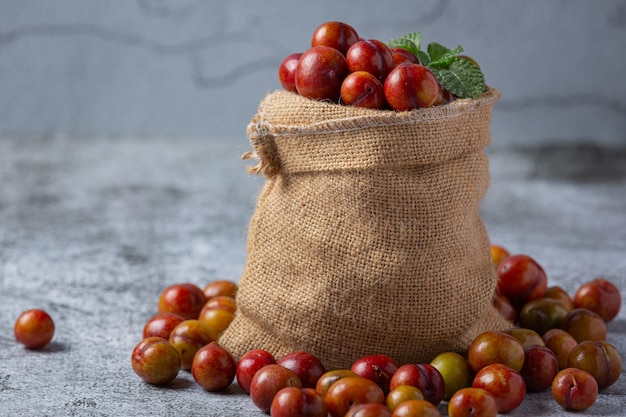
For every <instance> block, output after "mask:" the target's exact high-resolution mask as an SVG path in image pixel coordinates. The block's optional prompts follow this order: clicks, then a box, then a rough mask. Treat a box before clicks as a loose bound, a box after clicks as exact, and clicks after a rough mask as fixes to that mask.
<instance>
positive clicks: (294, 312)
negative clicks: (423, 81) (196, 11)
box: [220, 89, 511, 369]
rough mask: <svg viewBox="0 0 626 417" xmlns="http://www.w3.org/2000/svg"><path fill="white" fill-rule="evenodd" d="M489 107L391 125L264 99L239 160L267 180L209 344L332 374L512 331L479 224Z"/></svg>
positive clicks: (392, 118) (414, 115) (452, 109)
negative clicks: (230, 310) (497, 297)
mask: <svg viewBox="0 0 626 417" xmlns="http://www.w3.org/2000/svg"><path fill="white" fill-rule="evenodd" d="M498 97H499V92H498V91H497V90H496V89H488V90H486V91H485V93H483V94H482V95H481V96H479V97H478V98H477V99H474V100H469V99H459V100H455V101H454V102H452V103H450V104H448V105H445V106H437V107H431V108H426V109H418V110H413V111H407V112H394V111H384V110H370V109H363V108H356V107H350V106H342V105H337V104H331V103H327V102H322V101H315V100H311V99H308V98H304V97H302V96H299V95H297V94H295V93H291V92H287V91H276V92H274V93H271V94H269V95H267V96H266V97H265V98H264V100H263V101H262V102H261V105H260V107H259V112H258V114H257V115H256V116H255V117H254V118H253V120H252V121H251V123H250V125H249V126H248V136H249V138H250V143H251V145H252V147H253V152H250V153H249V154H248V155H247V157H254V158H256V159H257V160H258V164H257V165H256V166H255V167H251V170H252V171H253V172H255V173H260V174H264V175H265V176H266V181H265V184H264V186H263V189H262V190H261V193H260V195H259V197H258V201H257V205H256V208H255V211H254V214H253V216H252V218H251V221H250V225H249V229H248V244H247V250H248V253H247V260H246V265H245V268H244V272H243V275H242V277H241V279H240V282H239V290H238V293H237V305H238V310H237V313H236V317H235V319H234V321H233V322H232V324H231V325H230V327H229V328H228V329H227V330H226V331H225V333H224V334H223V336H222V337H221V339H220V343H221V344H222V345H223V346H224V347H226V348H227V349H228V350H229V351H231V353H232V354H233V355H234V356H235V357H240V356H241V355H243V354H244V353H245V352H247V351H249V350H252V349H265V350H268V351H270V352H271V353H273V354H274V355H275V356H276V357H280V356H282V355H284V354H286V353H288V352H290V351H295V350H306V351H309V352H310V353H313V354H315V355H317V356H318V357H319V358H320V359H322V361H323V363H324V365H325V366H326V367H327V368H328V369H331V368H346V367H348V368H349V366H350V365H351V364H352V363H353V362H354V361H355V360H356V359H358V358H360V357H363V356H365V355H369V354H379V353H383V354H386V355H389V356H391V357H392V358H394V359H395V360H396V361H397V362H398V363H409V362H413V363H420V362H429V361H430V360H431V359H432V358H433V357H434V356H435V355H437V354H438V353H440V352H442V351H447V350H456V351H459V352H462V351H465V350H467V348H468V347H469V345H470V343H471V341H472V340H473V339H474V338H475V337H476V336H477V335H478V334H479V333H482V332H483V331H485V330H503V329H505V328H508V327H510V326H511V324H510V323H508V322H507V321H506V320H504V318H502V317H501V316H500V315H499V313H497V311H496V310H495V309H494V308H493V307H492V296H493V293H494V290H495V287H496V279H497V278H496V275H495V270H494V267H493V265H492V263H491V255H490V249H489V247H490V244H489V238H488V236H487V233H486V231H485V228H484V225H483V222H482V219H481V217H480V214H479V206H480V203H481V201H482V199H483V197H484V195H485V193H486V191H487V187H488V183H489V167H488V160H487V157H486V155H485V152H484V149H485V147H486V146H487V145H488V144H489V141H490V121H491V111H492V107H493V104H494V103H495V101H497V99H498Z"/></svg>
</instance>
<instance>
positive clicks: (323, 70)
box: [278, 21, 455, 111]
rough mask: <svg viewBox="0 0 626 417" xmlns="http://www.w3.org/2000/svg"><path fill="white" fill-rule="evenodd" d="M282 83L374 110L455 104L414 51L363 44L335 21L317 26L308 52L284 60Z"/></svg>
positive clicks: (317, 96)
mask: <svg viewBox="0 0 626 417" xmlns="http://www.w3.org/2000/svg"><path fill="white" fill-rule="evenodd" d="M278 79H279V81H280V83H281V85H282V87H283V88H284V89H285V90H288V91H292V92H295V93H298V94H300V95H302V96H304V97H308V98H311V99H314V100H327V101H330V102H333V103H341V104H345V105H350V106H356V107H365V108H370V109H393V110H397V111H403V110H412V109H416V108H421V107H430V106H433V105H443V104H446V103H449V102H450V101H452V100H454V99H455V97H454V95H452V94H451V93H450V92H449V91H447V90H446V89H445V88H443V87H442V86H441V85H440V83H439V81H438V80H437V78H436V77H435V75H434V74H433V72H432V71H431V70H430V69H429V68H427V67H426V66H425V65H422V64H421V63H420V60H419V58H418V56H417V55H416V54H414V53H413V52H411V51H409V50H407V49H405V48H402V47H399V46H388V45H387V44H385V43H384V42H382V41H380V40H378V39H363V38H361V37H360V36H359V34H358V33H357V31H356V30H355V29H354V27H352V26H350V25H349V24H347V23H344V22H336V21H331V22H325V23H323V24H321V25H320V26H318V27H317V28H316V29H315V31H314V32H313V36H312V38H311V45H310V47H309V48H308V49H306V50H305V51H304V52H294V53H291V54H289V55H288V56H286V57H285V58H284V59H283V61H282V62H281V64H280V66H279V69H278Z"/></svg>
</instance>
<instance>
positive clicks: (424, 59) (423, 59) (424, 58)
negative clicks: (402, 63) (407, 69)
mask: <svg viewBox="0 0 626 417" xmlns="http://www.w3.org/2000/svg"><path fill="white" fill-rule="evenodd" d="M417 59H419V61H420V64H422V65H424V66H426V65H428V64H430V57H429V56H428V54H427V53H426V52H424V51H417Z"/></svg>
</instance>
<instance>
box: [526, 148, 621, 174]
mask: <svg viewBox="0 0 626 417" xmlns="http://www.w3.org/2000/svg"><path fill="white" fill-rule="evenodd" d="M517 151H519V152H520V153H521V154H523V155H526V156H528V157H529V159H530V160H531V161H532V163H533V170H532V172H531V174H530V175H531V177H534V178H543V179H548V180H554V181H568V182H578V183H596V182H602V183H607V182H609V183H610V182H622V181H626V147H605V146H599V145H597V144H591V143H588V144H552V145H544V146H536V147H528V148H520V149H517Z"/></svg>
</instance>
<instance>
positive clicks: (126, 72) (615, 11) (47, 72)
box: [0, 0, 626, 144]
mask: <svg viewBox="0 0 626 417" xmlns="http://www.w3.org/2000/svg"><path fill="white" fill-rule="evenodd" d="M327 20H343V21H346V22H348V23H351V24H352V25H353V26H355V28H357V30H359V32H360V33H361V34H362V35H363V36H365V37H367V38H378V39H381V40H385V41H386V40H389V39H392V38H395V37H397V36H400V35H403V34H405V33H408V32H413V31H421V32H422V33H423V34H424V37H425V42H431V41H438V42H441V43H443V44H444V45H448V46H450V47H454V46H456V45H457V44H461V45H462V46H463V47H464V48H465V50H466V52H467V53H468V54H470V55H472V56H474V57H475V58H476V59H477V60H478V62H479V63H480V64H481V66H482V68H483V70H484V71H485V74H486V79H487V82H488V83H489V84H490V85H492V86H495V87H498V88H499V89H500V90H501V91H502V92H503V98H502V101H501V103H500V105H499V106H498V107H497V108H496V109H495V114H496V117H495V118H494V123H493V130H494V133H496V134H497V135H498V136H499V137H500V138H501V140H502V141H506V142H508V143H517V144H526V143H543V142H545V141H557V140H558V141H561V142H563V143H571V142H572V141H583V142H584V141H588V140H593V141H596V142H601V143H622V144H624V135H623V132H624V130H626V99H625V97H626V83H624V82H623V68H624V64H625V60H624V54H623V53H621V52H622V51H624V50H626V1H624V0H603V1H588V0H553V1H549V2H546V1H542V0H527V1H523V2H522V1H513V0H505V1H493V0H476V1H471V2H468V1H454V0H419V1H412V0H385V1H380V0H359V1H358V2H349V1H336V0H318V1H315V2H311V1H290V0H263V1H248V0H229V1H223V0H204V1H200V0H178V1H167V0H106V1H103V0H91V1H84V0H57V1H46V0H0V97H2V100H0V135H4V136H10V137H14V138H31V137H35V138H38V137H42V136H43V137H57V136H60V137H65V136H68V135H73V136H76V137H81V138H85V137H87V138H89V137H112V136H113V137H129V136H132V137H147V138H151V137H155V136H157V137H196V138H207V137H208V138H223V137H238V136H239V135H242V134H243V132H244V128H245V125H246V123H247V121H248V119H249V117H250V115H252V114H253V113H254V111H255V110H256V105H257V103H258V100H259V98H260V97H262V96H263V95H264V94H265V93H266V92H268V91H272V90H274V89H275V88H276V87H277V86H278V80H277V76H276V71H277V68H278V64H279V63H280V61H281V60H282V59H283V58H284V57H285V56H286V55H287V54H289V53H291V52H296V51H301V50H303V49H304V48H306V47H307V46H308V45H309V42H310V38H311V34H312V31H313V30H314V28H315V27H316V26H317V25H319V24H320V23H322V22H324V21H327Z"/></svg>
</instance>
